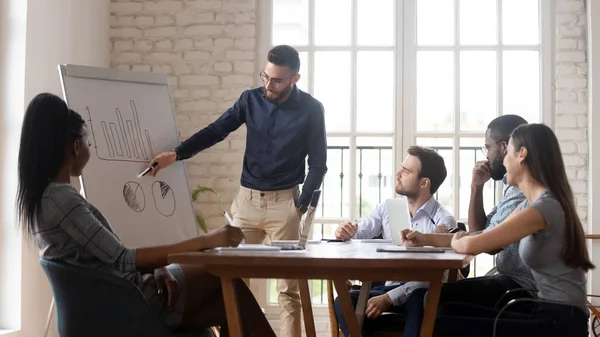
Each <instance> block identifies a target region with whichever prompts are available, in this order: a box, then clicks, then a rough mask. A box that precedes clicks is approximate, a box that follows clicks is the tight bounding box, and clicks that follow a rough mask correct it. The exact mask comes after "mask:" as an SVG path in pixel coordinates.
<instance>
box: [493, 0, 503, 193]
mask: <svg viewBox="0 0 600 337" xmlns="http://www.w3.org/2000/svg"><path fill="white" fill-rule="evenodd" d="M496 1H497V2H496V5H497V8H496V12H497V21H498V22H497V24H498V32H497V33H498V49H497V52H496V62H497V69H498V74H497V76H496V78H497V79H498V88H497V90H498V102H497V104H498V107H497V114H498V116H502V115H503V114H504V53H503V46H502V43H503V41H502V25H503V18H502V0H496ZM494 183H495V184H496V195H494V203H496V202H499V201H500V200H502V191H503V189H502V182H501V181H496V182H494Z"/></svg>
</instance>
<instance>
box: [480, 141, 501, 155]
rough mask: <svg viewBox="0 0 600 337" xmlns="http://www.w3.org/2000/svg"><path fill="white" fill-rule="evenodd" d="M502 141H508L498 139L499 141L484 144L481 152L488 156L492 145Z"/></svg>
mask: <svg viewBox="0 0 600 337" xmlns="http://www.w3.org/2000/svg"><path fill="white" fill-rule="evenodd" d="M500 143H506V141H505V140H497V141H495V142H492V143H489V144H483V145H482V146H481V152H483V155H484V156H487V154H488V152H489V151H490V149H491V148H492V146H493V145H496V144H500Z"/></svg>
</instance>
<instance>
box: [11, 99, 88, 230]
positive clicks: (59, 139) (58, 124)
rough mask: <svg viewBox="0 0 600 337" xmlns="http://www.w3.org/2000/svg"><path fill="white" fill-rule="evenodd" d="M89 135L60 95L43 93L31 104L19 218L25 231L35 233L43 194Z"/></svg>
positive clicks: (21, 166)
mask: <svg viewBox="0 0 600 337" xmlns="http://www.w3.org/2000/svg"><path fill="white" fill-rule="evenodd" d="M84 135H85V122H84V121H83V119H82V118H81V116H80V115H79V114H78V113H76V112H75V111H73V110H71V109H69V108H68V107H67V104H66V103H65V102H64V101H63V100H62V99H61V98H60V97H58V96H56V95H53V94H49V93H42V94H39V95H37V96H36V97H35V98H33V100H32V101H31V102H30V103H29V106H28V107H27V110H26V111H25V117H24V118H23V126H22V129H21V145H20V147H19V164H18V165H19V184H18V185H19V186H18V190H17V216H18V223H19V224H20V226H21V228H22V229H23V230H24V231H25V233H27V234H28V236H29V235H30V234H31V233H32V232H33V224H34V221H37V220H38V219H37V218H38V214H39V210H40V204H41V201H42V195H43V193H44V190H45V189H46V187H48V184H49V183H50V181H51V180H52V179H54V178H55V177H56V175H57V174H58V172H59V170H60V168H61V167H62V165H63V164H64V162H65V160H66V156H67V151H68V148H69V146H70V145H72V144H73V142H74V141H75V140H78V139H82V137H83V136H84Z"/></svg>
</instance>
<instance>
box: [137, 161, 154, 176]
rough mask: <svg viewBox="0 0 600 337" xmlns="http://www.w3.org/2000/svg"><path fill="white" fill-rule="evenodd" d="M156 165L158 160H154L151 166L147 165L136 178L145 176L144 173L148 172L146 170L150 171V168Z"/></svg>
mask: <svg viewBox="0 0 600 337" xmlns="http://www.w3.org/2000/svg"><path fill="white" fill-rule="evenodd" d="M157 166H158V162H157V161H155V162H154V163H152V166H148V167H147V168H146V169H145V170H144V171H143V172H142V173H140V174H138V178H141V177H143V176H145V175H146V174H148V172H150V171H151V170H152V169H154V168H155V167H157Z"/></svg>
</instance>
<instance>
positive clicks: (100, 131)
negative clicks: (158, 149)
mask: <svg viewBox="0 0 600 337" xmlns="http://www.w3.org/2000/svg"><path fill="white" fill-rule="evenodd" d="M129 105H130V108H131V111H128V112H127V113H126V114H125V117H124V113H123V112H121V110H120V109H119V108H115V114H114V120H112V121H111V120H97V119H96V118H94V111H93V109H91V108H90V107H89V106H86V108H85V109H86V111H87V113H88V116H89V119H88V123H89V125H90V130H91V136H92V139H93V142H94V144H93V146H94V149H95V152H96V156H97V157H98V159H100V160H110V161H130V162H144V163H147V162H148V161H149V160H151V159H152V158H154V149H153V148H152V140H151V138H150V131H149V130H147V129H142V127H141V125H140V118H139V114H138V111H137V107H136V105H135V101H133V100H130V101H129ZM103 115H104V114H103Z"/></svg>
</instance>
